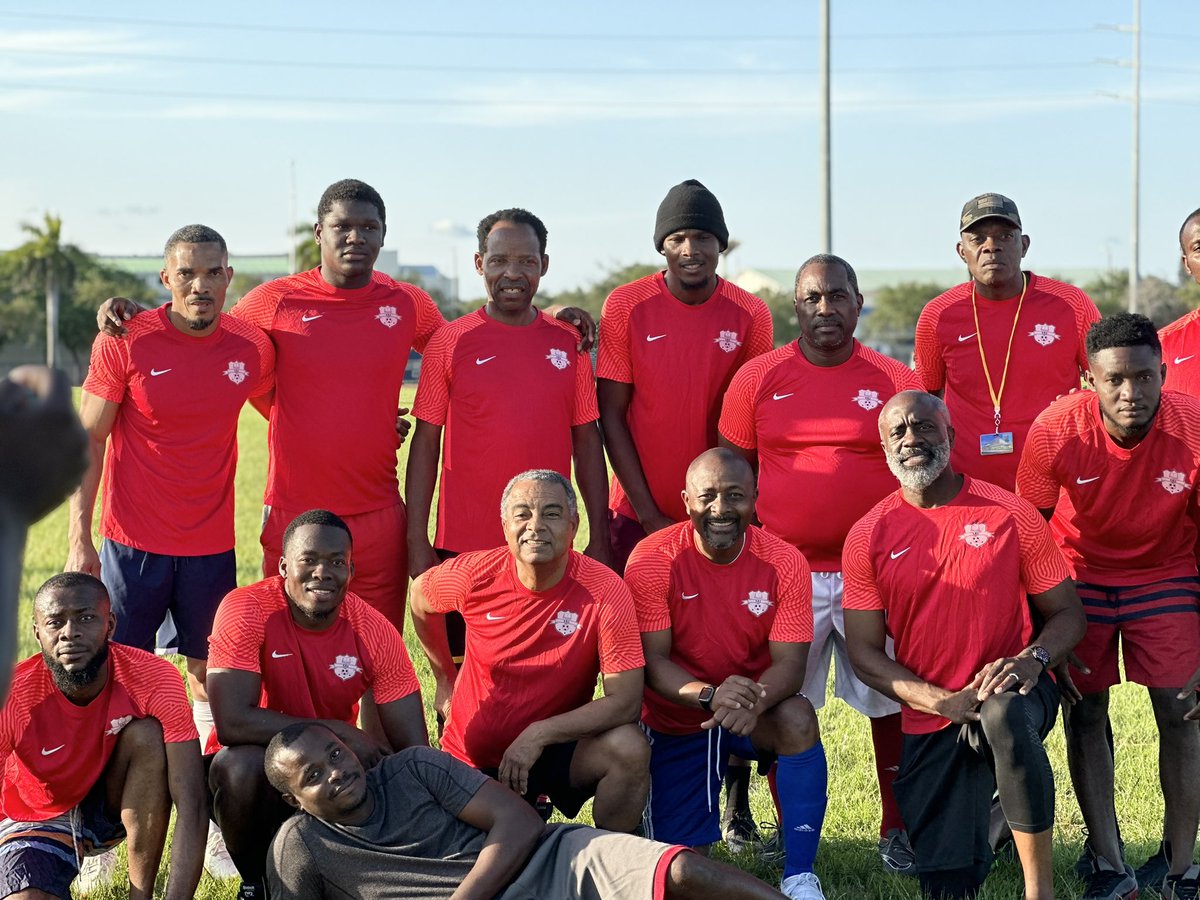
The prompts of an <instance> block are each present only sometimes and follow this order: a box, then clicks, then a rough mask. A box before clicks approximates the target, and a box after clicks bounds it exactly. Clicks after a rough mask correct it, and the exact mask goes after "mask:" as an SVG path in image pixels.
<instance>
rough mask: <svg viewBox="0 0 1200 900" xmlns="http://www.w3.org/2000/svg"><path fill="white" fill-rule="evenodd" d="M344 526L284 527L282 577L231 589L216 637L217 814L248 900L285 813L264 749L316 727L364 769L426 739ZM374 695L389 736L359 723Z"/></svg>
mask: <svg viewBox="0 0 1200 900" xmlns="http://www.w3.org/2000/svg"><path fill="white" fill-rule="evenodd" d="M352 550H353V545H352V542H351V535H350V529H349V528H348V527H347V525H346V523H345V522H344V521H343V520H342V519H340V518H338V517H337V516H335V515H334V514H333V513H331V512H327V511H326V510H319V509H318V510H310V511H309V512H306V513H303V514H302V515H300V516H297V517H296V518H295V519H293V520H292V522H291V523H290V524H289V525H288V526H287V528H286V529H285V530H284V534H283V558H282V560H281V561H280V563H279V574H278V575H276V576H275V577H274V578H267V579H264V580H263V581H260V582H258V583H257V584H253V585H250V586H249V587H243V588H238V589H236V590H234V591H233V592H231V593H230V594H229V595H228V596H227V597H226V598H225V599H224V600H223V601H221V606H220V608H219V609H218V610H217V618H216V622H215V623H214V624H213V634H212V637H211V639H210V641H209V643H210V651H211V652H210V656H209V678H210V686H211V693H212V704H213V717H214V718H215V720H216V725H217V728H216V732H215V738H216V739H217V740H219V742H220V744H224V745H225V746H224V747H220V745H219V744H218V743H217V741H214V740H210V741H209V746H208V748H207V750H208V752H209V753H213V752H215V753H216V755H215V756H213V757H211V764H210V767H209V778H208V782H209V787H210V789H211V791H212V795H213V804H212V806H213V815H214V817H215V818H216V820H217V823H218V824H219V825H220V826H221V830H222V832H223V834H224V835H225V843H226V846H227V847H228V848H229V854H230V856H232V857H233V861H234V863H236V865H237V868H238V871H239V872H240V873H241V876H242V888H241V894H240V895H239V897H240V898H242V900H250V898H255V897H262V896H264V893H263V891H264V888H263V884H262V880H263V875H264V865H265V862H266V856H267V848H268V847H269V846H270V843H271V837H272V836H273V835H274V834H275V830H276V829H277V828H278V827H279V824H280V823H281V822H282V821H283V820H284V819H286V818H287V817H288V815H290V812H291V809H290V807H287V806H286V805H284V803H283V802H282V801H281V800H280V799H279V795H278V794H276V793H275V791H273V790H272V789H271V786H270V784H269V783H268V782H267V780H266V776H265V775H264V773H263V752H264V749H265V748H266V746H267V743H268V742H269V741H270V740H271V738H272V737H273V736H274V735H275V733H276V732H278V731H279V730H280V729H281V728H284V727H285V726H287V725H290V724H291V723H293V722H297V721H300V720H309V719H311V720H317V721H320V722H321V723H323V724H324V725H326V727H328V728H329V729H330V730H331V731H333V732H334V733H335V734H337V735H338V736H339V737H340V738H341V739H342V740H343V741H344V742H345V743H346V744H347V745H348V746H349V747H350V748H351V749H353V750H354V752H355V753H356V754H358V756H359V758H360V759H361V760H362V762H363V764H364V765H365V766H367V767H370V766H372V765H374V764H375V763H376V762H377V761H378V760H379V759H380V758H382V756H384V755H385V754H388V753H392V752H394V751H396V750H400V749H402V748H404V747H410V746H415V745H424V744H425V743H427V737H426V733H425V715H424V712H423V710H422V707H421V694H420V688H419V685H418V684H417V676H416V674H415V673H414V672H413V667H412V663H411V662H410V661H409V658H408V653H407V652H406V650H405V649H404V642H403V640H401V638H400V635H399V633H398V632H397V631H396V629H395V628H393V627H392V625H391V623H390V622H389V621H388V620H387V619H386V618H384V616H383V614H382V613H380V612H379V611H378V610H376V609H374V608H373V607H371V606H369V605H368V604H367V603H366V601H365V600H363V599H362V598H360V597H358V596H357V595H356V594H353V593H350V592H349V591H348V590H347V587H348V585H349V583H350V581H351V577H352V576H353V574H354V563H353V558H352ZM367 694H370V695H371V696H373V697H374V700H375V704H376V706H377V708H378V710H379V721H380V725H381V727H382V732H383V735H384V740H383V741H382V742H381V741H380V740H377V739H375V738H373V737H371V736H369V735H367V734H366V733H364V732H363V731H360V730H359V729H358V728H357V727H356V722H357V721H358V711H359V704H360V702H361V701H362V699H363V697H364V695H367Z"/></svg>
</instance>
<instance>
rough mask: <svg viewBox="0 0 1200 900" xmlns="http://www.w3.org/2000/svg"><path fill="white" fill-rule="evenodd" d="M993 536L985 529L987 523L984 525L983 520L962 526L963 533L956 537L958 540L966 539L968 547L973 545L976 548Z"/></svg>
mask: <svg viewBox="0 0 1200 900" xmlns="http://www.w3.org/2000/svg"><path fill="white" fill-rule="evenodd" d="M994 537H995V535H994V534H992V533H991V532H990V531H988V530H987V525H985V524H984V523H983V522H979V523H977V524H973V525H968V526H967V527H966V528H964V529H963V533H962V534H960V535H959V536H958V539H959V540H960V541H966V542H967V546H968V547H974V548H975V549H977V550H978V549H979V548H980V547H982V546H983V545H984V544H986V543H987V542H988V541H989V540H990V539H991V538H994Z"/></svg>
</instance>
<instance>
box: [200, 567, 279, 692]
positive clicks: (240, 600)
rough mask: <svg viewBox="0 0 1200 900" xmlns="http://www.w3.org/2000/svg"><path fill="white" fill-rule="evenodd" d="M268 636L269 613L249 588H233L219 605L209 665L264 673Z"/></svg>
mask: <svg viewBox="0 0 1200 900" xmlns="http://www.w3.org/2000/svg"><path fill="white" fill-rule="evenodd" d="M265 636H266V617H265V616H264V615H263V612H262V608H261V606H260V605H259V602H258V600H257V599H256V598H255V596H254V595H253V594H252V593H251V592H250V590H249V589H247V588H236V589H234V590H232V591H230V592H229V593H228V594H226V595H225V599H224V600H222V601H221V605H220V606H218V607H217V616H216V619H214V620H213V629H212V634H211V635H209V638H208V667H209V668H210V669H238V670H240V671H243V672H253V673H255V674H256V675H261V674H262V662H261V654H262V646H263V640H264V638H265Z"/></svg>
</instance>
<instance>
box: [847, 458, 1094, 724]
mask: <svg viewBox="0 0 1200 900" xmlns="http://www.w3.org/2000/svg"><path fill="white" fill-rule="evenodd" d="M843 559H844V560H845V569H844V574H845V577H846V581H845V593H844V594H843V596H842V604H843V606H844V607H845V608H846V609H882V610H884V612H885V613H886V615H887V630H888V634H890V635H891V636H892V638H893V640H894V641H895V644H896V662H898V663H900V665H902V666H904V667H905V668H906V669H908V670H909V671H910V672H912V673H913V674H915V675H916V676H918V677H919V678H921V679H923V680H925V681H927V682H929V683H930V684H934V685H937V686H938V687H942V688H945V689H946V690H950V691H957V690H961V689H962V688H964V687H966V686H967V685H968V684H970V683H971V679H972V678H974V677H975V673H976V672H978V671H979V670H980V669H981V668H982V667H983V666H984V665H986V664H987V663H990V662H993V661H995V660H997V659H1000V658H1001V657H1003V656H1015V655H1016V654H1017V653H1019V652H1020V651H1021V650H1023V649H1024V648H1025V646H1026V644H1027V643H1028V642H1029V638H1030V636H1031V633H1032V630H1033V629H1032V625H1031V623H1030V618H1029V603H1028V602H1027V600H1026V597H1025V595H1026V593H1030V594H1040V593H1043V592H1044V591H1048V590H1049V589H1050V588H1052V587H1054V586H1055V585H1057V584H1059V583H1061V582H1062V581H1063V580H1065V579H1066V578H1069V577H1070V572H1069V571H1068V570H1067V564H1066V562H1065V561H1064V560H1063V558H1062V554H1061V553H1059V552H1058V549H1057V548H1056V547H1055V546H1054V539H1053V537H1052V536H1051V534H1050V529H1049V527H1048V526H1047V525H1046V522H1045V520H1044V519H1042V516H1041V514H1040V513H1039V512H1038V511H1037V510H1036V509H1034V508H1033V506H1032V505H1031V504H1029V503H1028V502H1027V501H1025V500H1022V499H1021V498H1020V497H1017V496H1015V495H1013V494H1010V493H1009V492H1008V491H1006V490H1003V489H1002V488H998V487H996V486H995V485H993V484H988V483H987V482H985V481H978V480H976V479H973V478H971V477H970V476H966V477H965V478H964V479H963V486H962V489H961V490H960V491H959V492H958V496H957V497H955V498H954V499H953V500H952V501H951V502H950V503H948V504H947V505H945V506H941V507H938V508H936V509H918V508H917V507H915V506H912V505H911V504H909V503H908V502H907V501H906V500H905V499H904V497H903V495H902V494H901V493H900V491H896V492H895V493H894V494H892V495H891V496H889V497H885V498H884V499H883V500H881V501H880V502H879V503H877V504H876V505H875V506H874V507H873V508H872V509H871V511H870V512H869V513H867V514H866V515H865V516H863V518H862V519H860V520H859V521H858V522H857V523H856V524H855V526H854V527H853V528H851V529H850V534H849V535H848V536H847V537H846V550H845V553H844V555H843ZM901 713H902V715H903V717H902V719H901V723H902V725H903V729H904V731H905V732H906V733H908V734H928V733H930V732H933V731H937V730H938V729H940V728H945V727H946V726H947V725H949V724H950V722H949V720H948V719H943V718H942V717H941V716H934V715H930V714H929V713H924V712H918V711H917V710H914V709H910V708H909V707H907V706H905V707H902V709H901Z"/></svg>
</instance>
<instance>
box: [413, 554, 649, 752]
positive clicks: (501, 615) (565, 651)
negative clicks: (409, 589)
mask: <svg viewBox="0 0 1200 900" xmlns="http://www.w3.org/2000/svg"><path fill="white" fill-rule="evenodd" d="M424 578H425V580H424V581H423V582H422V585H423V586H424V591H425V597H426V599H427V600H428V601H429V605H430V607H431V608H433V609H434V610H436V611H438V612H450V611H452V610H456V611H458V612H460V613H462V616H463V619H464V620H465V621H466V625H467V652H466V657H465V659H464V660H463V664H462V668H461V669H460V670H459V672H458V679H457V681H456V682H455V684H454V698H453V700H452V702H451V704H450V718H449V720H448V721H447V722H446V731H445V733H444V734H443V735H442V749H443V750H445V751H447V752H448V753H450V754H451V755H452V756H454V757H455V758H457V759H460V760H462V761H463V762H465V763H468V764H469V765H472V766H475V767H476V768H481V769H482V768H496V767H497V766H499V765H500V760H501V758H502V757H503V756H504V751H505V750H507V749H508V745H509V744H511V743H512V742H513V741H514V740H515V739H516V737H517V735H519V734H520V733H521V732H522V731H524V730H525V728H526V727H527V726H529V725H530V724H532V723H533V722H540V721H541V720H543V719H548V718H550V717H551V716H557V715H559V714H560V713H564V712H568V711H570V710H572V709H577V708H578V707H580V706H583V704H585V703H587V702H588V701H589V700H591V699H592V695H593V693H594V691H595V689H596V677H597V675H599V674H600V673H602V672H603V673H605V674H609V675H612V674H616V673H618V672H625V671H628V670H630V669H640V668H641V667H642V666H643V665H645V657H643V656H642V642H641V639H640V638H639V636H638V628H637V618H636V616H635V614H634V611H633V599H632V598H631V597H630V596H629V589H628V588H627V587H625V583H624V582H623V581H621V579H620V578H619V577H618V576H617V574H616V573H615V572H613V571H612V569H609V568H608V567H607V566H604V565H602V564H600V563H598V562H596V561H595V560H592V559H589V558H588V557H586V556H584V555H582V554H580V553H576V552H575V551H574V550H572V551H571V559H570V562H569V563H568V564H567V571H566V574H565V575H564V576H563V579H562V581H560V582H559V583H558V584H556V585H555V586H554V587H552V588H551V589H550V590H548V591H536V592H535V591H530V590H528V589H527V588H526V587H525V586H524V585H523V584H521V582H520V580H519V579H518V578H517V570H516V563H515V562H514V561H513V558H512V554H511V553H510V552H509V549H508V547H497V548H495V549H494V550H483V551H479V552H475V553H466V554H463V555H462V556H458V557H455V558H454V559H451V560H448V561H447V562H444V563H442V564H441V565H440V566H436V567H434V568H432V569H430V570H429V571H428V572H426V573H425V576H424Z"/></svg>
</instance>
